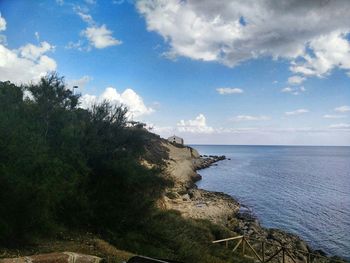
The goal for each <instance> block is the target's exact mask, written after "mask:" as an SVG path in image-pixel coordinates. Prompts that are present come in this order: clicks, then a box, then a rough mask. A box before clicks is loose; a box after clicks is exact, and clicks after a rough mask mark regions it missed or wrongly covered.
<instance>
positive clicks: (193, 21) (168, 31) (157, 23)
mask: <svg viewBox="0 0 350 263" xmlns="http://www.w3.org/2000/svg"><path fill="white" fill-rule="evenodd" d="M136 6H137V9H138V12H139V13H140V14H141V15H143V17H144V18H145V20H146V24H147V29H148V30H149V31H154V32H157V33H158V34H160V35H161V36H162V37H163V38H164V40H165V42H166V43H167V44H168V45H169V50H168V52H167V54H168V55H169V56H170V57H176V56H184V57H188V58H191V59H196V60H203V61H217V62H219V63H223V64H225V65H228V66H235V65H237V64H239V63H240V62H242V61H246V60H249V59H255V58H259V57H266V56H269V57H272V58H285V59H288V60H291V61H294V63H293V64H292V65H291V70H292V71H293V72H295V73H299V74H301V75H305V76H308V75H316V76H322V75H324V74H327V73H328V72H329V71H330V70H332V69H333V68H336V67H339V68H341V69H345V70H349V69H350V66H349V64H350V59H349V53H350V52H349V50H350V49H349V41H348V39H347V38H346V34H348V33H349V32H350V22H349V20H348V13H349V8H350V2H349V1H345V0H344V1H342V0H340V1H302V0H294V1H290V0H280V1H277V2H276V1H274V0H265V1H255V0H246V1H239V0H232V1H209V0H206V1H203V0H187V1H179V0H140V1H138V2H137V4H136ZM242 20H244V21H245V23H242V22H241V21H242ZM300 78H302V77H300ZM300 78H299V80H297V81H301V79H300ZM295 80H296V79H292V80H291V81H295ZM300 83H301V82H300ZM300 83H297V84H300Z"/></svg>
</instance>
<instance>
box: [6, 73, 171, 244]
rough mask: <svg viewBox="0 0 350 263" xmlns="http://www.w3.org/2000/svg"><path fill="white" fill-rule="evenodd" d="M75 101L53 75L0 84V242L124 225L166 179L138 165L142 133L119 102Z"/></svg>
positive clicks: (133, 221)
mask: <svg viewBox="0 0 350 263" xmlns="http://www.w3.org/2000/svg"><path fill="white" fill-rule="evenodd" d="M23 94H27V97H26V98H25V99H23ZM28 94H29V96H28ZM28 97H29V98H28ZM78 101H79V96H77V95H74V94H73V93H72V91H71V90H69V89H67V87H66V86H65V84H64V80H63V78H61V77H59V76H58V75H57V74H50V75H48V76H46V77H44V78H42V79H41V81H40V82H39V83H38V84H30V85H25V86H22V87H19V86H16V85H14V84H12V83H10V82H1V83H0V187H1V190H0V204H1V205H0V215H1V216H0V243H1V244H2V245H10V244H18V243H21V242H25V241H28V240H30V239H32V238H33V236H40V235H42V234H46V233H50V232H51V233H53V232H55V230H56V229H59V228H61V227H75V228H80V229H89V230H92V231H97V232H100V233H104V232H110V231H119V232H122V231H125V230H127V229H128V228H130V227H137V225H138V224H139V218H141V217H142V215H144V214H147V213H148V211H149V210H150V209H152V207H153V201H154V199H155V198H156V197H157V195H158V194H159V193H160V188H161V186H162V185H163V184H164V182H163V181H162V180H161V179H160V177H158V176H157V173H158V171H156V170H148V169H145V168H144V167H143V166H141V165H140V164H139V161H138V160H139V157H140V155H141V154H142V152H143V144H144V142H143V140H144V139H145V138H146V137H143V136H145V134H146V133H147V132H146V131H144V130H140V129H132V130H131V129H128V128H127V127H126V121H127V119H126V114H127V110H126V108H125V107H123V106H112V105H110V104H108V103H107V102H103V103H101V104H99V105H94V106H93V107H92V108H91V109H90V110H84V109H80V108H78ZM142 134H143V135H142ZM154 189H159V191H155V190H154ZM131 208H132V209H131Z"/></svg>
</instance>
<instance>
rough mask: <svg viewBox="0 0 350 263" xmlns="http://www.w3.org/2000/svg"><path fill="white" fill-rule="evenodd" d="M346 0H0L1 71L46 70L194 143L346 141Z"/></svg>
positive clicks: (25, 79) (19, 77)
mask: <svg viewBox="0 0 350 263" xmlns="http://www.w3.org/2000/svg"><path fill="white" fill-rule="evenodd" d="M349 13H350V1H347V0H344V1H342V0H334V1H324V0H279V1H277V0H262V1H255V0H246V1H236V0H231V1H229V0H218V1H211V0H139V1H130V0H129V1H128V0H80V1H69V0H47V1H40V0H35V1H34V0H32V1H31V0H16V1H13V0H0V14H1V16H0V81H7V80H9V81H11V82H14V83H16V84H21V83H29V82H37V81H38V80H39V79H40V77H42V76H45V75H46V74H47V73H48V72H52V71H56V72H58V74H60V75H61V76H64V77H65V81H66V84H67V88H70V89H72V88H73V86H78V89H77V90H75V92H79V93H80V94H81V100H80V101H81V104H80V107H82V108H89V107H91V105H92V104H93V103H98V102H101V101H103V100H108V101H110V102H111V103H115V104H118V105H120V104H123V105H126V106H127V107H128V108H129V115H128V117H129V118H130V119H133V120H137V121H142V122H145V123H146V124H147V127H148V128H149V129H150V130H151V131H152V132H155V133H157V134H159V135H161V136H162V137H165V138H167V137H169V136H171V135H173V134H176V135H178V136H180V137H183V138H184V140H185V143H187V144H243V145H247V144H249V145H251V144H253V145H255V144H257V145H350V17H349V15H348V14H349Z"/></svg>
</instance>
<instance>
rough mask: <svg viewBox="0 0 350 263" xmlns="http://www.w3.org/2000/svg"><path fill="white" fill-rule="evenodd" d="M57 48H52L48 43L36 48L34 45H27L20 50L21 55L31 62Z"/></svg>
mask: <svg viewBox="0 0 350 263" xmlns="http://www.w3.org/2000/svg"><path fill="white" fill-rule="evenodd" d="M54 49H55V47H53V46H51V45H50V44H49V43H47V42H46V41H44V42H41V43H40V46H35V45H33V44H27V45H25V46H23V47H20V48H19V51H20V54H21V56H22V57H24V58H28V59H31V60H36V59H38V58H39V57H41V56H42V55H43V54H45V53H46V52H48V51H53V50H54Z"/></svg>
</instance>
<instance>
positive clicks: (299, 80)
mask: <svg viewBox="0 0 350 263" xmlns="http://www.w3.org/2000/svg"><path fill="white" fill-rule="evenodd" d="M304 81H305V77H301V76H292V77H289V78H288V83H289V84H291V85H299V84H301V83H303V82H304Z"/></svg>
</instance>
